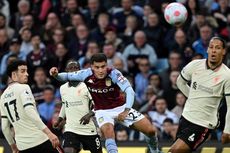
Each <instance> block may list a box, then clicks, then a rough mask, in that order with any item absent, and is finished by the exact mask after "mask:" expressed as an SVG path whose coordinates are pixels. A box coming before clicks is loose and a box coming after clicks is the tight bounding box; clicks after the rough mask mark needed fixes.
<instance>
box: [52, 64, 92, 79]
mask: <svg viewBox="0 0 230 153" xmlns="http://www.w3.org/2000/svg"><path fill="white" fill-rule="evenodd" d="M78 72H79V71H78ZM78 72H68V73H67V72H62V73H58V69H57V68H56V67H52V68H51V69H50V71H49V73H50V76H52V77H54V78H55V79H57V80H59V81H84V79H85V78H86V77H87V76H88V75H89V74H90V73H91V72H89V71H88V72H87V71H84V72H86V73H82V72H83V70H82V71H81V72H80V73H78Z"/></svg>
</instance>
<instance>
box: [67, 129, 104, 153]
mask: <svg viewBox="0 0 230 153" xmlns="http://www.w3.org/2000/svg"><path fill="white" fill-rule="evenodd" d="M81 145H82V146H83V149H84V150H90V152H91V153H98V152H101V150H102V146H101V141H100V137H99V135H97V134H96V135H79V134H75V133H72V132H65V133H64V140H63V148H66V147H71V148H75V149H81Z"/></svg>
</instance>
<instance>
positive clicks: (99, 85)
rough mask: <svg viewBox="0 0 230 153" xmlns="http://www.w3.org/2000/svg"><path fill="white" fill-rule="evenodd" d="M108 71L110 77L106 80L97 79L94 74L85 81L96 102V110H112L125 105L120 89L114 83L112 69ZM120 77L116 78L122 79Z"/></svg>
mask: <svg viewBox="0 0 230 153" xmlns="http://www.w3.org/2000/svg"><path fill="white" fill-rule="evenodd" d="M107 71H108V75H107V76H106V77H105V78H104V79H97V78H96V77H95V76H94V74H92V75H90V76H88V77H87V78H86V79H85V80H84V82H85V84H86V85H87V87H88V89H89V91H90V93H91V96H92V99H93V101H94V109H95V110H99V109H112V108H115V107H118V106H122V105H124V103H125V99H124V96H123V94H122V93H121V90H120V87H119V86H118V84H117V83H114V81H113V76H114V75H112V74H111V72H112V69H108V70H107ZM118 75H121V74H120V73H118V74H116V76H115V77H120V76H118ZM121 76H122V75H121ZM121 81H122V80H121Z"/></svg>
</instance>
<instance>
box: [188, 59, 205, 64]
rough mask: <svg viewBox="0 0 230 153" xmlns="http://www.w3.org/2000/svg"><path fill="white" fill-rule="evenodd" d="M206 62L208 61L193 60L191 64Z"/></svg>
mask: <svg viewBox="0 0 230 153" xmlns="http://www.w3.org/2000/svg"><path fill="white" fill-rule="evenodd" d="M205 62H206V59H195V60H192V61H191V62H190V63H191V64H194V65H195V64H203V63H205Z"/></svg>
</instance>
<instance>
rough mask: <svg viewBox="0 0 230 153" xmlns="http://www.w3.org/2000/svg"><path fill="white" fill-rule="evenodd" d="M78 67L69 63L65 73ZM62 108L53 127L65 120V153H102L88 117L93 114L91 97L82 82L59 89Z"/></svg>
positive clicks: (94, 129)
mask: <svg viewBox="0 0 230 153" xmlns="http://www.w3.org/2000/svg"><path fill="white" fill-rule="evenodd" d="M79 68H80V65H79V63H78V62H76V61H69V62H68V64H67V66H66V71H67V72H77V71H78V70H79ZM60 94H61V99H62V108H61V111H60V114H59V119H58V121H57V123H55V125H54V126H55V127H58V126H59V124H62V121H63V119H64V118H66V124H65V132H64V140H63V147H64V151H65V153H76V152H79V151H80V150H81V144H82V145H83V149H85V150H90V152H91V153H102V147H101V142H100V137H99V135H98V134H97V131H96V126H95V125H94V123H93V121H92V120H90V117H91V116H92V115H93V114H94V113H92V111H91V110H90V106H91V104H92V97H91V95H90V93H89V91H88V89H87V87H86V85H85V83H84V82H79V81H68V82H67V83H65V84H64V85H62V86H61V87H60Z"/></svg>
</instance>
